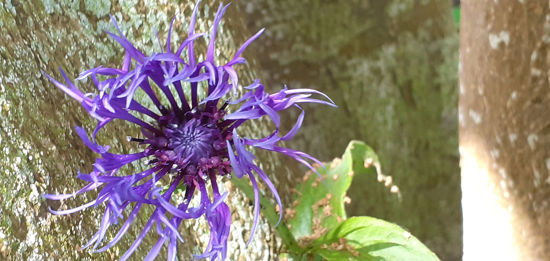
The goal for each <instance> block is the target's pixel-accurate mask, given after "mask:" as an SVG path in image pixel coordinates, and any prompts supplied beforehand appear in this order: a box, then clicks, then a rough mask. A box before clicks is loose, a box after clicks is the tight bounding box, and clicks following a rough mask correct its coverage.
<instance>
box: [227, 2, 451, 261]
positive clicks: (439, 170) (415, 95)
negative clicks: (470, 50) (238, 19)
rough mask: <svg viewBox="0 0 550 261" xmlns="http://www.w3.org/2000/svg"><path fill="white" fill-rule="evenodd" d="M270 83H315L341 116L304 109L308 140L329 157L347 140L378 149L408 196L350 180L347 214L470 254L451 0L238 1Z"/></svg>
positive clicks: (368, 180)
mask: <svg viewBox="0 0 550 261" xmlns="http://www.w3.org/2000/svg"><path fill="white" fill-rule="evenodd" d="M237 4H238V5H239V6H240V9H243V10H245V11H246V13H245V16H244V17H242V19H243V20H245V21H246V22H247V24H248V27H249V28H256V29H257V28H259V27H260V26H266V27H267V31H266V33H265V36H263V37H262V38H261V39H258V42H259V44H260V46H261V47H260V48H263V49H260V52H259V53H258V55H257V57H258V59H257V60H258V61H259V63H260V65H261V66H262V67H263V70H262V72H263V75H262V79H265V81H266V82H267V83H268V84H267V87H269V88H279V87H281V83H286V84H288V86H289V88H315V89H318V90H321V91H323V92H325V93H327V94H328V95H329V96H330V97H331V98H332V99H334V101H335V102H336V104H337V105H338V106H339V108H338V109H333V108H323V107H318V106H317V107H316V106H308V107H307V108H306V115H307V117H306V120H305V122H304V127H303V129H302V131H301V133H299V134H298V136H297V138H300V143H296V142H293V144H292V146H294V147H296V148H299V149H302V150H304V151H307V152H308V153H312V154H313V155H315V156H319V157H320V158H321V159H322V160H325V161H326V160H329V159H331V158H332V157H336V156H339V155H340V154H341V153H342V151H344V149H345V147H346V145H347V143H348V142H349V141H350V140H351V139H360V140H364V141H365V142H367V143H368V144H369V145H371V146H373V148H374V149H375V151H376V152H378V154H379V156H380V159H381V161H382V169H383V170H384V172H385V174H387V175H390V176H392V177H393V182H394V184H396V185H398V186H399V188H400V190H401V194H402V200H401V201H398V200H397V197H396V196H395V195H392V194H390V193H389V192H388V191H389V189H386V188H384V186H383V185H380V184H378V183H377V181H376V177H375V176H371V177H367V176H365V177H361V176H357V177H355V178H354V184H352V188H351V190H350V193H349V194H350V195H349V196H350V197H351V198H352V202H351V205H350V206H349V208H348V213H350V214H351V215H370V216H376V217H380V218H384V219H387V220H390V221H392V222H395V223H397V224H400V225H402V226H405V227H406V228H407V229H409V230H410V231H411V233H412V234H414V235H415V236H418V237H419V238H420V239H421V240H422V241H423V242H425V243H426V244H427V245H428V247H430V248H431V249H433V250H434V251H435V252H436V253H437V254H438V255H439V256H440V257H441V258H442V259H443V260H457V261H458V260H460V259H461V257H462V219H461V211H460V198H461V195H460V176H459V173H460V172H459V168H458V150H457V147H458V127H457V125H458V124H457V122H456V118H457V109H456V104H457V96H458V90H457V76H456V71H457V64H458V35H457V28H456V26H455V24H454V23H453V20H452V15H451V1H449V0H429V1H414V0H406V1H405V0H334V1H322V0H310V1H295V0H278V1H270V0H256V1H239V2H237Z"/></svg>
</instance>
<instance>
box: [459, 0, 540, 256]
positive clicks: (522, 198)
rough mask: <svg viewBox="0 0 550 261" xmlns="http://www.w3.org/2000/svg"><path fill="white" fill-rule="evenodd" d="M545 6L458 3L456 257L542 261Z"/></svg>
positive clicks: (506, 2)
mask: <svg viewBox="0 0 550 261" xmlns="http://www.w3.org/2000/svg"><path fill="white" fill-rule="evenodd" d="M549 13H550V7H549V4H548V1H476V0H468V1H466V0H464V1H462V19H461V28H460V32H461V39H460V66H459V67H460V70H459V77H460V98H459V122H460V124H459V125H460V126H459V131H460V153H461V165H462V191H463V199H462V204H463V211H464V260H527V261H529V260H550V206H549V205H550V204H549V203H550V200H549V198H550V175H549V174H550V114H549V112H550V84H549V78H548V77H549V76H550V75H549V69H550V53H549V52H548V50H549V47H550V46H549V43H550V16H549V15H548V14H549Z"/></svg>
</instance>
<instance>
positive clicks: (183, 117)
mask: <svg viewBox="0 0 550 261" xmlns="http://www.w3.org/2000/svg"><path fill="white" fill-rule="evenodd" d="M224 107H225V106H224ZM165 112H166V115H163V116H162V117H160V118H159V121H158V128H159V132H158V133H160V134H156V133H151V134H150V135H151V138H148V139H137V138H130V140H131V141H137V142H139V143H140V144H144V145H148V147H147V148H146V149H145V152H146V153H147V154H150V155H153V156H154V157H155V159H153V160H151V161H150V162H149V163H150V164H153V165H156V166H161V167H163V166H168V167H171V172H176V173H182V174H185V177H184V181H185V183H189V182H191V181H192V180H194V178H195V176H196V175H199V176H200V177H202V178H206V177H208V174H214V175H215V174H217V175H221V176H224V175H226V174H229V173H230V172H231V163H230V161H229V158H228V153H227V143H226V141H228V140H231V138H232V133H231V130H230V129H228V128H227V126H224V125H226V124H225V122H224V121H223V116H224V115H225V113H226V112H225V111H224V110H223V109H218V108H216V107H211V108H210V109H209V111H205V109H204V108H197V109H194V110H192V111H188V112H185V113H181V112H180V113H176V112H171V111H167V110H166V111H165Z"/></svg>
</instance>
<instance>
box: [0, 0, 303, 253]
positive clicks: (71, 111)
mask: <svg viewBox="0 0 550 261" xmlns="http://www.w3.org/2000/svg"><path fill="white" fill-rule="evenodd" d="M161 2H162V3H157V2H156V1H141V0H131V1H110V0H97V1H87V0H85V1H47V0H44V1H38V0H33V1H15V0H11V1H10V0H8V1H1V2H0V35H1V37H0V57H1V58H0V115H1V116H0V133H1V134H0V143H1V144H2V146H1V147H0V166H1V167H0V179H1V180H2V184H1V185H0V201H2V204H1V207H0V259H8V260H81V259H83V260H90V259H92V258H93V259H101V260H110V259H117V257H119V256H120V255H122V254H123V253H124V251H125V250H126V249H127V248H128V246H129V244H131V243H132V242H133V240H134V239H135V238H136V236H137V234H138V233H139V232H140V228H142V227H143V224H144V221H143V220H145V221H146V219H143V218H142V219H141V221H138V222H137V223H136V224H134V225H132V227H131V231H129V232H128V233H127V235H126V236H125V237H124V239H123V240H121V241H120V242H119V244H118V245H117V246H116V247H114V248H113V249H111V250H109V251H107V252H105V253H99V254H91V253H89V252H88V251H86V250H85V251H82V250H80V246H82V245H83V244H84V243H86V242H87V240H88V239H90V238H91V236H92V235H93V234H94V233H95V231H96V230H97V228H98V224H99V220H100V216H101V214H102V208H97V209H91V210H86V211H84V212H81V213H76V214H72V215H69V216H53V215H51V214H50V213H49V212H48V206H51V207H52V208H53V209H57V208H65V207H71V206H78V205H81V204H82V203H84V202H88V201H90V200H91V199H93V198H94V197H93V196H90V195H87V196H84V197H82V198H80V199H79V200H70V201H65V202H63V203H61V204H59V203H58V202H54V201H45V200H43V199H42V198H41V196H40V195H41V194H44V193H53V192H60V193H63V192H65V193H68V192H72V191H75V190H76V189H77V188H80V187H81V186H82V185H83V183H82V182H77V181H76V170H78V169H80V170H82V171H83V172H84V171H89V170H90V169H89V168H90V166H91V164H92V163H93V160H94V158H95V156H96V155H93V153H92V152H90V151H89V150H88V149H87V148H86V147H85V146H84V144H83V143H82V142H81V141H80V140H79V138H78V137H77V135H76V133H75V132H73V128H74V126H75V125H79V126H83V127H85V128H87V129H88V130H90V129H92V128H93V126H94V121H93V120H92V119H91V118H90V117H88V116H87V115H86V113H85V112H84V111H83V110H82V109H81V106H80V105H79V104H78V103H77V102H75V101H74V100H72V99H70V98H69V97H68V96H66V95H64V94H63V92H61V91H60V90H58V89H57V88H55V86H53V85H52V84H51V83H50V82H49V81H47V80H46V79H45V78H44V77H43V76H42V75H41V73H40V70H44V71H45V72H47V73H49V74H52V75H54V76H55V77H57V78H60V75H59V73H58V70H57V67H58V66H61V67H62V68H64V69H65V70H66V72H67V74H68V75H69V76H70V77H71V78H74V77H75V76H77V75H78V73H80V72H81V71H83V70H85V69H88V68H92V67H95V66H98V65H102V64H106V65H112V66H115V65H119V64H120V63H121V62H122V58H123V50H122V48H121V47H120V46H118V44H117V43H115V41H113V40H111V39H109V38H108V37H107V35H106V34H105V33H104V32H103V30H109V31H114V30H115V29H114V27H113V26H112V24H111V22H110V19H109V16H108V15H109V14H113V15H114V16H115V17H116V19H117V20H118V22H119V25H120V26H121V28H122V30H123V31H124V32H125V33H126V35H127V37H128V38H129V39H130V40H131V41H132V42H134V43H135V44H136V46H137V47H138V48H140V49H141V50H144V51H145V52H146V53H147V54H150V53H151V52H152V51H153V50H158V49H155V48H159V47H158V45H157V42H156V38H155V36H154V32H153V28H155V29H156V30H157V31H158V32H159V35H160V37H161V39H165V37H166V32H167V30H168V25H169V23H170V19H171V18H172V16H173V15H175V14H177V15H178V19H177V20H176V24H175V33H174V34H172V41H173V43H175V42H178V43H179V41H180V40H181V39H182V38H184V37H186V35H187V25H188V21H189V17H190V14H191V11H192V7H193V5H194V3H195V1H194V0H191V1H179V2H178V3H176V2H174V1H161ZM167 2H170V3H167ZM203 2H206V3H203V4H202V7H201V8H199V10H200V11H199V16H198V17H199V19H198V25H197V26H198V28H197V31H202V32H208V31H209V28H210V26H211V25H212V19H213V17H214V14H215V11H216V9H217V5H218V3H219V2H218V1H203ZM228 13H233V15H237V16H238V13H239V10H238V9H237V8H230V9H229V10H228ZM258 29H259V28H255V29H254V32H255V31H257V30H258ZM250 35H251V34H250V33H249V32H248V31H247V30H246V29H245V27H244V25H243V24H242V23H239V22H237V21H235V22H233V21H232V20H227V19H226V20H225V25H224V26H223V27H222V29H221V32H219V33H218V43H217V45H218V47H219V50H220V54H221V56H222V57H231V55H233V53H234V52H235V50H236V47H238V45H240V44H241V43H243V42H244V41H245V40H246V38H247V37H249V36H250ZM256 46H257V45H254V46H250V47H249V49H251V50H252V49H254V48H255V47H256ZM247 58H249V62H253V61H254V59H253V58H252V57H251V56H249V55H248V54H247ZM241 73H242V74H241V75H242V76H241V77H242V78H241V79H243V83H246V82H249V81H251V80H253V79H254V78H255V76H254V75H255V74H256V73H255V71H254V70H251V68H244V69H242V70H241ZM79 86H80V87H81V88H84V89H85V90H87V91H92V88H93V87H92V85H91V83H90V82H80V83H79ZM253 127H254V128H250V129H248V132H249V133H248V134H250V135H254V136H258V134H259V133H262V134H263V135H265V134H268V133H266V132H267V131H269V130H268V127H269V126H268V125H267V124H259V125H257V126H253ZM128 128H129V126H127V125H123V124H120V125H117V126H114V127H110V128H109V129H108V130H107V131H109V132H111V133H118V136H119V137H118V138H115V139H110V140H109V139H108V138H107V137H106V136H100V137H99V138H100V142H103V143H105V144H110V145H111V146H112V150H113V151H115V152H117V151H118V152H122V151H125V150H126V152H127V150H128V144H127V143H126V139H125V136H126V135H132V134H136V135H138V134H137V133H138V130H136V129H135V128H134V129H133V132H132V133H128ZM264 159H266V158H265V157H264ZM262 162H263V165H264V166H263V167H264V168H265V169H266V170H267V171H266V172H267V173H270V174H271V175H274V174H275V173H274V172H275V166H277V165H278V167H277V168H276V169H277V174H282V175H281V176H288V175H286V173H285V172H286V171H287V168H288V166H294V165H293V164H294V163H293V162H285V163H284V164H283V163H282V162H281V160H279V159H278V158H268V159H267V160H264V161H262ZM283 166H284V167H283ZM272 177H273V178H274V179H275V182H276V183H277V179H276V178H275V177H274V176H272ZM280 186H281V187H285V186H284V184H281V185H280ZM228 189H230V188H228ZM230 190H231V189H230ZM228 198H229V201H230V203H229V204H230V205H231V207H232V213H233V216H232V218H233V225H232V227H231V230H232V234H231V237H230V242H229V252H230V253H229V254H230V259H231V260H260V259H263V260H266V259H276V254H277V248H278V247H280V243H279V241H278V240H277V239H276V237H275V235H274V233H273V231H272V226H273V224H268V222H267V221H265V220H263V219H262V220H261V221H260V224H259V226H258V231H257V234H256V236H255V239H254V241H253V242H252V244H251V245H250V246H249V247H248V248H246V247H245V245H246V241H247V240H248V236H249V230H250V228H251V227H252V213H251V212H252V210H251V207H250V205H249V203H248V199H246V198H244V196H243V195H241V194H240V193H238V192H237V191H233V190H231V193H230V195H229V197H228ZM243 202H246V203H244V204H243ZM145 216H146V215H144V218H145ZM206 227H207V226H206V224H205V222H191V221H190V222H185V225H184V227H183V228H182V235H183V236H184V238H185V239H186V242H185V243H183V244H181V245H180V248H179V255H180V258H179V259H180V260H189V259H190V258H191V255H192V254H199V253H201V250H202V249H203V248H204V247H205V244H206V243H207V241H208V233H207V229H206ZM150 234H151V236H149V237H148V238H147V239H146V241H145V242H144V243H143V244H142V246H141V247H140V248H139V249H138V252H137V253H136V254H135V255H136V256H144V254H147V251H148V250H149V249H150V247H151V243H154V242H155V241H156V240H157V237H156V236H154V234H155V233H154V232H153V233H150ZM108 236H110V235H108ZM138 259H139V258H138ZM160 259H162V258H160Z"/></svg>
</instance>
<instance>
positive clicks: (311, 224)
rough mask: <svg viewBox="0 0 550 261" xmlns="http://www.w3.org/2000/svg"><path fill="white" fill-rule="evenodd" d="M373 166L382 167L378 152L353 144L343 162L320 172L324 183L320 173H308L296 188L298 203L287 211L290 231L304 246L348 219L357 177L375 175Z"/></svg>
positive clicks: (359, 143) (335, 163) (333, 162)
mask: <svg viewBox="0 0 550 261" xmlns="http://www.w3.org/2000/svg"><path fill="white" fill-rule="evenodd" d="M372 166H379V161H378V156H377V155H376V153H375V152H374V151H373V150H372V149H371V148H370V147H369V146H367V145H366V144H365V143H363V142H360V141H351V142H350V144H349V145H348V147H347V149H346V151H345V153H344V155H343V156H342V158H341V159H338V158H336V159H334V160H333V161H332V162H331V163H328V164H326V165H325V168H321V167H319V168H318V169H317V170H318V172H319V174H320V175H321V176H322V180H321V179H320V178H319V177H318V175H317V174H316V173H312V172H308V173H306V175H305V177H304V182H303V183H301V184H299V185H298V186H297V188H296V195H295V199H296V200H295V201H294V202H293V204H292V206H290V209H287V210H285V213H286V217H287V218H288V223H289V224H290V225H291V229H290V231H291V232H292V234H293V235H294V237H295V238H297V239H299V240H300V239H301V240H302V242H301V243H302V245H304V244H305V245H307V244H308V242H309V241H311V240H312V239H315V238H316V237H318V236H320V235H321V234H322V233H323V231H325V232H326V230H328V229H331V228H333V227H335V226H337V225H338V223H339V222H341V221H343V220H345V219H346V218H347V216H346V211H345V206H344V203H345V201H346V191H347V190H348V188H349V186H350V184H351V181H352V179H353V176H354V175H364V174H375V173H376V170H375V169H374V168H371V167H372ZM347 200H349V199H347Z"/></svg>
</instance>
